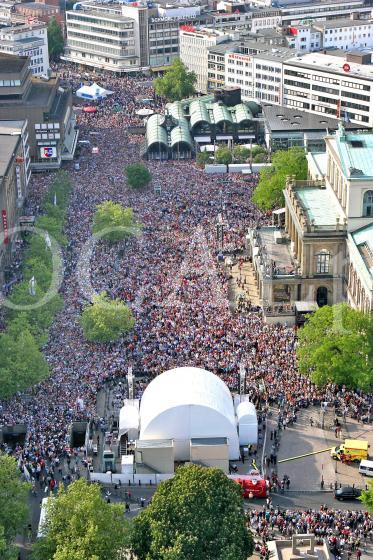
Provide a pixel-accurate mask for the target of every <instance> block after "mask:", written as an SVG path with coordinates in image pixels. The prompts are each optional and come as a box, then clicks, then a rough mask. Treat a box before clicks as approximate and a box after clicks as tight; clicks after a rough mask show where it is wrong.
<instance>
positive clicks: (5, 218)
mask: <svg viewBox="0 0 373 560" xmlns="http://www.w3.org/2000/svg"><path fill="white" fill-rule="evenodd" d="M1 218H2V220H3V230H4V245H8V243H9V235H8V216H7V213H6V210H2V211H1Z"/></svg>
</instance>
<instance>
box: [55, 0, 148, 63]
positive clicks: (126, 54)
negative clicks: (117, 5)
mask: <svg viewBox="0 0 373 560" xmlns="http://www.w3.org/2000/svg"><path fill="white" fill-rule="evenodd" d="M66 34H67V40H66V49H65V55H64V57H63V58H64V60H67V61H70V62H74V63H77V64H82V65H84V66H88V67H92V68H100V69H105V70H111V71H113V72H118V73H121V72H127V71H130V70H133V69H135V70H136V69H137V70H138V69H139V68H140V66H141V61H140V49H139V45H138V36H139V35H138V32H136V30H135V20H134V19H133V18H129V17H127V16H123V15H122V14H121V13H118V10H117V9H114V8H113V9H111V7H110V4H105V5H99V4H94V5H92V6H89V5H87V6H86V9H84V10H68V11H67V12H66Z"/></svg>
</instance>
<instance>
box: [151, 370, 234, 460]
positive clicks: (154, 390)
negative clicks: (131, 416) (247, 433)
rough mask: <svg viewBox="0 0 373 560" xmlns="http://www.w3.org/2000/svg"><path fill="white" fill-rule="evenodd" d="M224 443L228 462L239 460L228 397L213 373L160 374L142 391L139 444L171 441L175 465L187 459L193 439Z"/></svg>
mask: <svg viewBox="0 0 373 560" xmlns="http://www.w3.org/2000/svg"><path fill="white" fill-rule="evenodd" d="M222 437H225V438H227V440H228V447H229V458H230V459H231V460H235V459H238V458H239V456H240V451H239V440H238V432H237V421H236V416H235V411H234V406H233V401H232V396H231V394H230V392H229V389H228V387H227V386H226V385H225V383H224V382H223V381H222V380H221V379H219V377H217V376H216V375H214V374H213V373H211V372H209V371H206V370H203V369H199V368H194V367H181V368H176V369H172V370H169V371H166V372H164V373H163V374H161V375H159V376H158V377H156V378H155V379H154V380H153V381H152V382H151V383H150V384H149V385H148V387H147V388H146V389H145V391H144V395H143V397H142V399H141V404H140V440H165V439H172V440H174V452H175V460H176V461H188V460H189V459H190V441H191V439H194V438H206V439H213V438H222Z"/></svg>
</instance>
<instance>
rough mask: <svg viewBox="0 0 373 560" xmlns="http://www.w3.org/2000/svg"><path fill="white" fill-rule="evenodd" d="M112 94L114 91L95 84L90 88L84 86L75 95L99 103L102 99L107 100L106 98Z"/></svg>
mask: <svg viewBox="0 0 373 560" xmlns="http://www.w3.org/2000/svg"><path fill="white" fill-rule="evenodd" d="M112 93H113V92H112V91H109V90H108V89H104V88H103V87H101V86H99V85H98V84H95V83H93V84H91V85H90V86H86V85H84V86H82V87H81V88H79V89H78V90H77V92H76V94H75V95H76V96H77V97H80V98H81V99H87V100H88V101H99V100H100V99H105V97H107V96H108V95H111V94H112Z"/></svg>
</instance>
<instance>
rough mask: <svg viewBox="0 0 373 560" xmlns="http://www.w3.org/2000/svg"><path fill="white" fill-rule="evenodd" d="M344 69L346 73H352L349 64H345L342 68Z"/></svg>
mask: <svg viewBox="0 0 373 560" xmlns="http://www.w3.org/2000/svg"><path fill="white" fill-rule="evenodd" d="M342 68H343V70H344V71H345V72H349V71H350V65H349V64H347V62H346V64H344V65H343V66H342Z"/></svg>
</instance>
